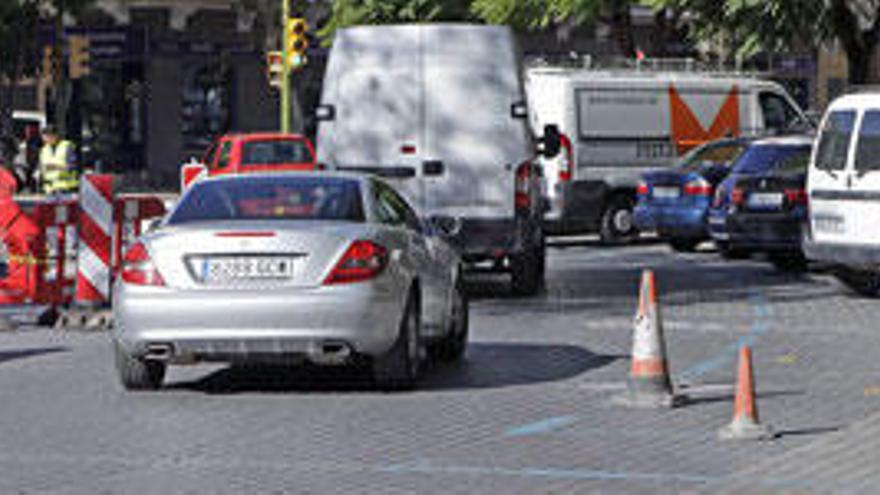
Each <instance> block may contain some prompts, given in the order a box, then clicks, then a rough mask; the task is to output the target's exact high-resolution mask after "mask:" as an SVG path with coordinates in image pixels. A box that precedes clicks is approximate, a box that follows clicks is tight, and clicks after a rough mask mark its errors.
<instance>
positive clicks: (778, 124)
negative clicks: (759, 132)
mask: <svg viewBox="0 0 880 495" xmlns="http://www.w3.org/2000/svg"><path fill="white" fill-rule="evenodd" d="M758 99H759V101H760V103H761V113H762V114H763V115H764V128H765V129H768V130H777V131H778V130H783V129H787V128H788V127H789V126H791V125H792V124H794V123H795V122H796V121H797V119H798V117H799V115H798V113H797V112H796V111H795V109H794V108H792V106H791V104H789V103H788V101H787V100H786V99H785V98H783V97H782V96H781V95H779V94H776V93H767V92H765V93H761V94H760V96H759V97H758Z"/></svg>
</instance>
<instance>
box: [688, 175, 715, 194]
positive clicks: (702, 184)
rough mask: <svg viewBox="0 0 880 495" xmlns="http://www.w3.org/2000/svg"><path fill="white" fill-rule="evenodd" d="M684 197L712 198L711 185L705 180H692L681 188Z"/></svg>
mask: <svg viewBox="0 0 880 495" xmlns="http://www.w3.org/2000/svg"><path fill="white" fill-rule="evenodd" d="M682 191H684V195H685V196H705V197H707V198H708V197H711V196H712V184H709V182H708V181H706V180H705V179H702V178H699V179H693V180H691V181H688V183H687V184H685V185H684V187H683V188H682Z"/></svg>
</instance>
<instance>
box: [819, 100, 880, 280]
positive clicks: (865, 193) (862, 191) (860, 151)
mask: <svg viewBox="0 0 880 495" xmlns="http://www.w3.org/2000/svg"><path fill="white" fill-rule="evenodd" d="M807 195H808V197H809V204H810V229H809V233H808V234H807V235H806V238H805V239H804V252H805V253H806V255H807V257H808V258H810V259H814V260H819V261H825V262H830V263H833V264H834V265H835V266H836V268H837V269H836V270H835V274H836V275H837V276H838V278H840V280H841V281H843V282H844V283H845V284H846V285H848V286H849V287H851V288H852V289H853V290H855V291H856V292H859V293H861V294H863V295H869V296H877V295H878V294H880V93H866V94H852V95H846V96H842V97H840V98H838V99H836V100H834V101H833V102H832V103H831V105H830V106H829V107H828V109H827V110H826V113H825V116H824V117H823V118H822V124H821V130H820V133H819V136H818V137H817V139H816V144H815V146H814V147H813V156H812V159H811V160H810V169H809V172H808V174H807Z"/></svg>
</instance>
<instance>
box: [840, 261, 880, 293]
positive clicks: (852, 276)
mask: <svg viewBox="0 0 880 495" xmlns="http://www.w3.org/2000/svg"><path fill="white" fill-rule="evenodd" d="M834 276H835V277H836V278H837V280H840V281H841V282H842V283H843V284H844V285H846V286H847V287H849V288H850V289H851V290H852V291H853V292H855V293H856V294H859V295H861V296H865V297H877V295H878V294H880V273H877V272H873V271H869V270H856V269H851V268H838V269H836V270H834Z"/></svg>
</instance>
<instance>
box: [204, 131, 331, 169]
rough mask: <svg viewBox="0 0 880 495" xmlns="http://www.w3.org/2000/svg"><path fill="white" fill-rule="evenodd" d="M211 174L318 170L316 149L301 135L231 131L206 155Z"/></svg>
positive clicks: (209, 149)
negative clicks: (233, 132) (232, 132)
mask: <svg viewBox="0 0 880 495" xmlns="http://www.w3.org/2000/svg"><path fill="white" fill-rule="evenodd" d="M202 162H203V163H204V164H205V165H207V167H208V174H209V175H221V174H234V173H246V172H260V171H264V170H272V171H276V170H314V169H315V148H314V147H313V146H312V143H311V142H310V141H309V140H308V138H306V137H305V136H301V135H298V134H280V133H259V134H257V133H254V134H227V135H226V136H223V137H221V138H220V139H218V140H217V141H216V142H215V143H214V144H213V145H212V146H211V147H210V148H208V151H207V153H205V156H204V157H203V158H202Z"/></svg>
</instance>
